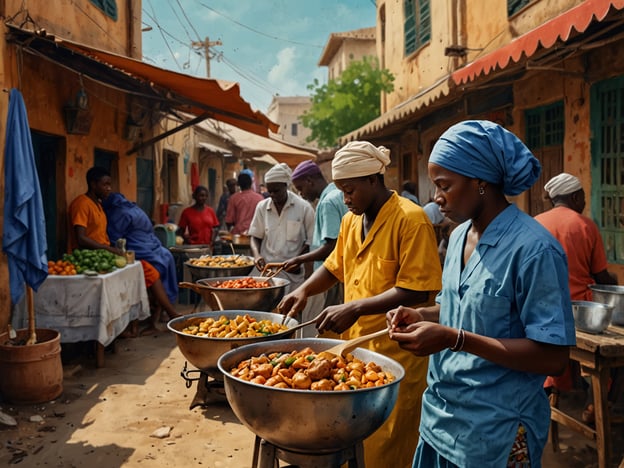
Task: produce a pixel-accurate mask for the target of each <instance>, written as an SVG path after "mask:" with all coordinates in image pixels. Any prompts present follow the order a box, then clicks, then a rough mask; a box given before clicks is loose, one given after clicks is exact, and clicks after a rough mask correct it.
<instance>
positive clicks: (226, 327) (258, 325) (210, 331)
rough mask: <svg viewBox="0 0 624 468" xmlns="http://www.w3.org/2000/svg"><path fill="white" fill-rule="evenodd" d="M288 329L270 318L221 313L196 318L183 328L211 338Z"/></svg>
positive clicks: (234, 336)
mask: <svg viewBox="0 0 624 468" xmlns="http://www.w3.org/2000/svg"><path fill="white" fill-rule="evenodd" d="M285 330H288V327H287V326H286V325H280V324H279V323H275V322H271V321H270V320H256V319H255V318H253V317H251V316H250V315H249V314H245V315H244V316H242V315H237V316H236V317H235V318H233V319H231V318H227V317H226V316H225V315H221V316H220V317H219V318H218V319H214V318H212V317H209V318H206V319H203V320H197V319H196V320H195V321H194V323H192V324H189V325H187V326H186V327H185V328H183V329H182V333H186V334H188V335H195V336H207V337H210V338H250V337H255V336H267V335H273V334H275V333H279V332H282V331H285Z"/></svg>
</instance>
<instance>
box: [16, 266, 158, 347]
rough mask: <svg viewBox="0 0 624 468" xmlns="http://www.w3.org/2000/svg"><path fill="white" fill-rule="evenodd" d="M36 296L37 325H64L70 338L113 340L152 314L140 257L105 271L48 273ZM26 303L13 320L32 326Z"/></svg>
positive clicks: (62, 328) (72, 340)
mask: <svg viewBox="0 0 624 468" xmlns="http://www.w3.org/2000/svg"><path fill="white" fill-rule="evenodd" d="M34 299H35V321H36V326H37V328H51V329H54V330H58V331H59V332H60V333H61V342H64V343H75V342H78V341H89V340H97V341H98V342H99V343H101V344H102V345H104V346H107V345H109V344H110V343H111V342H112V341H113V340H114V339H115V338H116V337H117V336H118V335H119V334H120V333H121V332H122V331H123V330H125V328H126V327H127V326H128V324H129V323H130V321H132V320H135V319H144V318H147V317H149V316H150V308H149V300H148V297H147V290H146V289H145V278H144V275H143V268H142V267H141V263H140V262H136V263H133V264H131V265H127V266H126V267H124V268H121V269H119V270H115V271H113V272H112V273H108V274H105V275H98V276H85V275H75V276H48V278H47V279H46V280H45V281H44V283H43V284H42V285H41V287H40V288H39V290H38V291H37V292H36V293H35V297H34ZM20 309H21V310H20V312H19V313H17V311H16V315H18V316H17V317H14V320H13V326H14V327H18V328H26V327H27V326H28V322H27V320H28V317H27V313H26V308H25V307H20ZM16 319H17V320H16Z"/></svg>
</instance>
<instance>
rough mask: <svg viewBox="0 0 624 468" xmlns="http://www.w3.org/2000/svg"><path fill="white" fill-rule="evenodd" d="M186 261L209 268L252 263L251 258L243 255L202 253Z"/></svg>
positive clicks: (242, 265)
mask: <svg viewBox="0 0 624 468" xmlns="http://www.w3.org/2000/svg"><path fill="white" fill-rule="evenodd" d="M188 262H189V263H190V264H191V265H194V266H200V267H209V268H237V267H246V266H251V265H253V259H252V258H251V257H245V256H243V255H222V256H217V255H202V256H201V257H198V258H191V259H189V261H188Z"/></svg>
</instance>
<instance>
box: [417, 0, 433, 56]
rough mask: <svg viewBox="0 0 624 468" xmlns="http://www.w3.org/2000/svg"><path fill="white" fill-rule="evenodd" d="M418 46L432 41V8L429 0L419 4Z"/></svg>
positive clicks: (420, 0) (421, 1) (422, 0)
mask: <svg viewBox="0 0 624 468" xmlns="http://www.w3.org/2000/svg"><path fill="white" fill-rule="evenodd" d="M418 14H419V21H418V46H419V47H420V46H422V45H423V44H426V43H427V42H429V41H430V40H431V7H430V6H429V0H419V2H418Z"/></svg>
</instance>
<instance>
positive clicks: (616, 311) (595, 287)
mask: <svg viewBox="0 0 624 468" xmlns="http://www.w3.org/2000/svg"><path fill="white" fill-rule="evenodd" d="M589 289H591V290H592V295H593V299H594V302H600V303H601V304H607V305H610V306H612V307H613V315H612V316H611V323H613V324H614V325H624V286H617V285H611V284H592V285H590V286H589Z"/></svg>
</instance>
